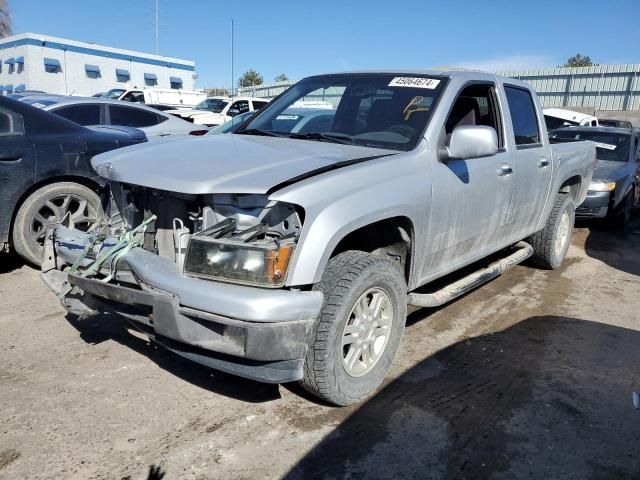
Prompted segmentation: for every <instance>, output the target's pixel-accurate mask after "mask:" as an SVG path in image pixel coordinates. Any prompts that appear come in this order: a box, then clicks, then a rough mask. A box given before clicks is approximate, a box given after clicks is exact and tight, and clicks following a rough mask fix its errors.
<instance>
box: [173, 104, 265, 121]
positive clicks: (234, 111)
mask: <svg viewBox="0 0 640 480" xmlns="http://www.w3.org/2000/svg"><path fill="white" fill-rule="evenodd" d="M267 103H269V101H268V100H265V99H263V98H252V97H234V98H230V97H211V98H207V99H206V100H203V101H202V102H200V103H199V104H198V105H196V106H195V107H194V108H193V109H192V110H173V111H169V112H167V113H171V114H173V115H176V116H178V117H180V118H183V119H185V120H188V121H190V122H193V123H199V124H201V125H207V126H209V127H216V126H218V125H222V124H223V123H225V122H227V121H229V120H231V119H232V118H233V117H235V116H236V115H240V114H241V113H245V112H249V111H252V110H259V109H261V108H262V107H264V106H265V105H266V104H267Z"/></svg>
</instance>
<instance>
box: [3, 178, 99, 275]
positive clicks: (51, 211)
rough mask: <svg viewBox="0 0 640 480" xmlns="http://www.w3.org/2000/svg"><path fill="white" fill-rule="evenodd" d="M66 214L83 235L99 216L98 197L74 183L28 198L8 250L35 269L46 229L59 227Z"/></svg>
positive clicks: (48, 187) (48, 188) (50, 187)
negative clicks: (10, 248) (32, 265)
mask: <svg viewBox="0 0 640 480" xmlns="http://www.w3.org/2000/svg"><path fill="white" fill-rule="evenodd" d="M67 212H71V213H72V217H71V218H72V219H74V222H75V228H78V229H80V230H85V231H86V230H88V229H90V228H91V227H93V226H94V225H95V223H96V222H97V221H98V219H99V218H101V217H102V216H103V212H102V207H101V204H100V197H99V196H98V194H97V193H96V192H94V191H93V190H91V189H90V188H88V187H85V186H84V185H81V184H79V183H75V182H60V183H52V184H49V185H45V186H44V187H41V188H39V189H38V190H36V191H35V192H33V193H32V194H31V195H29V196H28V197H27V198H26V200H25V201H24V202H23V203H22V205H20V208H19V209H18V213H17V215H16V218H15V221H14V223H13V235H12V246H13V248H14V249H15V251H16V252H17V253H18V255H20V256H21V257H22V258H24V259H25V260H26V261H27V262H29V263H32V264H34V265H36V266H39V265H40V264H41V263H42V255H43V249H42V243H43V241H44V234H45V233H46V230H47V228H48V227H49V226H51V225H55V224H59V223H60V222H61V221H62V219H63V218H64V215H65V214H66V213H67ZM45 223H46V225H45Z"/></svg>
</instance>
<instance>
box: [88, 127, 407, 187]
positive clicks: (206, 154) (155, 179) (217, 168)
mask: <svg viewBox="0 0 640 480" xmlns="http://www.w3.org/2000/svg"><path fill="white" fill-rule="evenodd" d="M393 153H397V152H396V151H393V150H383V149H379V148H369V147H358V146H352V145H340V144H335V143H327V142H318V141H310V140H294V139H288V138H275V137H258V136H250V135H235V134H226V135H222V134H220V135H206V136H204V137H193V138H188V139H184V140H176V141H173V142H161V143H148V144H144V145H139V146H136V147H135V148H123V149H119V150H113V151H111V152H108V153H104V154H101V155H97V156H96V157H94V158H93V160H92V162H91V163H92V165H93V167H94V168H95V170H96V171H97V172H98V174H100V175H101V176H103V177H105V178H107V179H110V180H114V181H118V182H124V183H130V184H134V185H141V186H145V187H151V188H157V189H160V190H167V191H172V192H181V193H191V194H207V193H257V194H264V193H266V192H267V191H268V190H269V189H271V188H272V187H274V186H276V185H279V184H281V183H283V182H287V181H289V180H291V179H295V178H297V177H300V176H304V175H305V174H308V173H309V172H313V171H315V170H318V169H321V170H322V169H326V168H330V167H331V166H334V165H336V164H340V163H341V162H349V161H354V160H359V159H367V158H369V157H379V156H384V155H389V154H393Z"/></svg>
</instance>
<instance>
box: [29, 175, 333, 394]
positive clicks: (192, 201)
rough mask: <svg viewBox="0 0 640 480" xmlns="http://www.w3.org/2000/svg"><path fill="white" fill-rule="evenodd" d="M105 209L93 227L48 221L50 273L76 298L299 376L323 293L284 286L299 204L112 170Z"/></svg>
mask: <svg viewBox="0 0 640 480" xmlns="http://www.w3.org/2000/svg"><path fill="white" fill-rule="evenodd" d="M105 211H106V213H107V217H108V218H109V221H108V222H105V224H104V225H101V226H99V227H98V228H97V229H96V230H94V231H92V232H80V231H78V230H75V229H73V228H72V225H62V226H59V227H58V228H57V229H55V230H50V231H49V232H48V233H47V238H46V242H45V259H44V263H43V267H42V270H43V278H44V279H45V281H46V282H47V284H48V285H49V286H50V287H51V288H52V290H54V291H55V292H56V293H57V294H58V296H59V297H60V300H61V302H62V304H63V305H64V306H65V308H67V310H69V311H70V312H72V313H74V314H77V315H79V316H82V317H84V316H89V315H95V314H98V313H102V312H105V311H106V312H111V313H117V314H119V315H122V316H124V317H125V318H127V319H129V320H131V321H132V322H133V323H134V324H135V325H136V327H137V328H139V329H140V330H142V331H144V332H145V333H147V334H148V335H149V336H150V337H152V338H153V339H155V340H156V341H157V342H159V343H161V344H163V345H164V346H166V347H167V348H169V349H171V350H173V351H175V352H176V353H179V354H181V355H184V356H186V357H189V358H191V359H193V360H195V361H198V362H200V363H203V364H205V365H209V366H211V367H214V368H218V369H220V370H224V371H228V372H231V373H234V374H238V375H242V376H245V377H248V378H253V379H257V380H262V381H268V382H285V381H292V380H297V379H300V378H301V377H302V364H303V359H304V356H305V354H306V343H307V342H306V340H307V336H308V335H309V333H310V331H311V325H312V323H313V322H314V320H315V318H316V317H317V315H318V313H319V311H320V308H321V306H322V301H323V297H322V294H321V293H320V292H316V291H307V290H297V289H290V288H286V287H284V285H285V284H286V278H287V273H288V268H289V265H290V260H291V258H292V256H293V253H294V252H295V248H296V242H297V240H298V237H299V234H300V231H301V228H302V223H303V221H304V212H303V211H302V209H300V208H299V207H297V206H295V205H289V204H285V203H281V202H272V201H269V200H268V198H267V197H266V196H263V195H230V194H223V195H211V194H206V195H192V194H181V193H175V192H166V191H160V190H156V189H151V188H145V187H138V186H131V185H126V184H121V183H117V182H112V183H111V192H110V202H109V204H108V205H107V206H106V208H105Z"/></svg>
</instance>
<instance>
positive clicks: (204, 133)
mask: <svg viewBox="0 0 640 480" xmlns="http://www.w3.org/2000/svg"><path fill="white" fill-rule="evenodd" d="M207 133H209V130H191V131H190V132H189V135H195V136H196V137H200V136H202V135H206V134H207Z"/></svg>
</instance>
